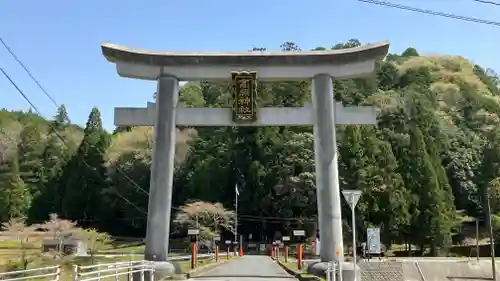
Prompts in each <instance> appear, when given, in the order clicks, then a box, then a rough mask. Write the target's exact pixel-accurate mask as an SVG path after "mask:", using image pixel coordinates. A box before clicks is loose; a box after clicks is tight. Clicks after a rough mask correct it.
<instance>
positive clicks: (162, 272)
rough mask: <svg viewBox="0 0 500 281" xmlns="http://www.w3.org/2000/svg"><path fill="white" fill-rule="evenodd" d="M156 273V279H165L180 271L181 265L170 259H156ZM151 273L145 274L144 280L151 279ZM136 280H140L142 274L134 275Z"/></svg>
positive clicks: (156, 280)
mask: <svg viewBox="0 0 500 281" xmlns="http://www.w3.org/2000/svg"><path fill="white" fill-rule="evenodd" d="M153 265H154V268H155V273H154V281H160V280H165V279H166V278H167V277H172V276H174V275H175V274H177V273H180V267H179V266H178V265H176V264H174V263H171V262H168V261H154V262H153ZM149 274H150V273H146V274H145V278H144V280H150V279H149V278H150V277H149ZM134 281H140V275H138V276H137V279H136V276H134Z"/></svg>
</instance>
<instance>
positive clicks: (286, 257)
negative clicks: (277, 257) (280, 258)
mask: <svg viewBox="0 0 500 281" xmlns="http://www.w3.org/2000/svg"><path fill="white" fill-rule="evenodd" d="M284 256H285V262H288V246H286V245H285V252H284Z"/></svg>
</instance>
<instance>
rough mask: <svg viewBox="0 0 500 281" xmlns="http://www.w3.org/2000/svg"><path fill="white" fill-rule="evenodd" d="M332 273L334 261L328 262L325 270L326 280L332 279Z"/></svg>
mask: <svg viewBox="0 0 500 281" xmlns="http://www.w3.org/2000/svg"><path fill="white" fill-rule="evenodd" d="M331 274H332V263H331V262H328V263H327V267H326V270H325V275H326V281H331V280H332V276H331Z"/></svg>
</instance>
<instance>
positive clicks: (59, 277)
mask: <svg viewBox="0 0 500 281" xmlns="http://www.w3.org/2000/svg"><path fill="white" fill-rule="evenodd" d="M60 280H61V266H60V265H57V267H56V279H55V281H60Z"/></svg>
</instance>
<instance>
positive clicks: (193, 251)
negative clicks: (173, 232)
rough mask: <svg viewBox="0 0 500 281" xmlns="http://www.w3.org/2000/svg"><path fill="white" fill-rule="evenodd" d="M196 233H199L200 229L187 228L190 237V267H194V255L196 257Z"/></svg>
mask: <svg viewBox="0 0 500 281" xmlns="http://www.w3.org/2000/svg"><path fill="white" fill-rule="evenodd" d="M198 235H200V230H199V229H188V236H189V237H190V239H191V269H194V268H195V267H196V262H197V261H196V257H197V254H196V252H197V247H198V245H197V243H196V241H197V240H198Z"/></svg>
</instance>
